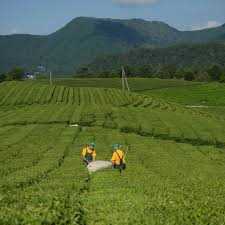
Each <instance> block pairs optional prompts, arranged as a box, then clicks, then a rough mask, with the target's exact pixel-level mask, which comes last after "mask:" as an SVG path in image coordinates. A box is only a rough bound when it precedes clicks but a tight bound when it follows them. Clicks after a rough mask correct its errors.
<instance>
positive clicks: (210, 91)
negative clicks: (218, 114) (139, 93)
mask: <svg viewBox="0 0 225 225" xmlns="http://www.w3.org/2000/svg"><path fill="white" fill-rule="evenodd" d="M224 88H225V85H224V84H219V83H208V84H202V85H197V86H185V87H178V86H177V87H174V88H164V89H160V90H153V91H152V90H149V91H143V94H147V95H149V96H157V97H161V98H163V99H166V100H169V101H173V102H177V103H180V104H185V105H207V106H224V105H225V97H224V90H225V89H224Z"/></svg>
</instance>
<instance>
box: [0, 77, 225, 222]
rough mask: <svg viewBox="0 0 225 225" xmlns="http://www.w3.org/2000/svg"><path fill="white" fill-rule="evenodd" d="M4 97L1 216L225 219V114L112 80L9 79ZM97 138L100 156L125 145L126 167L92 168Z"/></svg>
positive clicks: (1, 90)
mask: <svg viewBox="0 0 225 225" xmlns="http://www.w3.org/2000/svg"><path fill="white" fill-rule="evenodd" d="M0 96H1V98H0V224H3V225H58V224H59V225H64V224H69V225H70V224H71V225H110V224H112V225H133V224H135V225H136V224H137V225H143V224H145V225H177V224H179V225H181V224H182V225H190V224H196V225H207V224H210V225H223V224H225V179H224V178H225V135H224V134H225V120H224V119H223V117H220V116H217V114H212V113H210V112H207V111H199V110H197V109H191V108H186V107H184V106H182V105H179V104H176V103H171V102H170V101H165V100H163V98H158V97H157V96H155V97H150V96H148V95H144V94H138V93H132V92H124V91H120V90H119V89H111V88H104V87H102V88H88V87H69V86H61V85H56V86H49V85H47V84H40V82H26V81H25V82H4V83H1V84H0ZM73 125H76V126H73ZM92 141H94V142H95V143H96V151H97V159H98V160H110V158H111V154H112V151H111V146H112V144H113V143H120V144H122V145H123V149H124V151H126V153H127V154H126V162H127V168H126V170H125V171H123V172H122V174H120V173H119V171H117V170H113V169H107V170H102V171H98V172H96V173H92V174H89V173H88V171H87V169H86V167H85V166H84V165H83V163H82V161H81V157H80V151H81V149H82V147H83V145H85V144H86V143H89V142H92Z"/></svg>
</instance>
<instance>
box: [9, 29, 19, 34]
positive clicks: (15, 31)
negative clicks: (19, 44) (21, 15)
mask: <svg viewBox="0 0 225 225" xmlns="http://www.w3.org/2000/svg"><path fill="white" fill-rule="evenodd" d="M10 33H11V34H17V33H18V29H17V28H13V29H12V30H11V32H10Z"/></svg>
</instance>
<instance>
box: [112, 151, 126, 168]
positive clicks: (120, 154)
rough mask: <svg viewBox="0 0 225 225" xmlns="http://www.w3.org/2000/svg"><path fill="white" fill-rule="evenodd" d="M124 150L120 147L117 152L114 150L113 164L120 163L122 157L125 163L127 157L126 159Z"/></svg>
mask: <svg viewBox="0 0 225 225" xmlns="http://www.w3.org/2000/svg"><path fill="white" fill-rule="evenodd" d="M124 156H125V155H124V152H123V151H122V150H120V149H117V150H116V151H115V152H113V155H112V158H111V161H112V164H114V165H120V161H121V159H122V162H123V163H125V159H124Z"/></svg>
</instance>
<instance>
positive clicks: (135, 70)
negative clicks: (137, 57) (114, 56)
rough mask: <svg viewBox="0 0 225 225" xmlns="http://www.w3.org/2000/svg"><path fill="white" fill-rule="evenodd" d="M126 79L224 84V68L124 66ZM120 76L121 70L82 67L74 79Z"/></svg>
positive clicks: (216, 66)
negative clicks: (97, 69) (215, 82)
mask: <svg viewBox="0 0 225 225" xmlns="http://www.w3.org/2000/svg"><path fill="white" fill-rule="evenodd" d="M124 69H125V72H126V75H127V76H128V77H146V78H161V79H174V78H176V79H184V80H187V81H202V82H205V81H218V82H225V67H221V66H219V65H211V66H208V67H206V68H203V69H197V68H187V67H186V68H177V67H176V65H162V66H157V67H156V66H153V65H143V66H130V65H126V66H124ZM120 74H121V68H117V69H114V70H103V71H102V72H97V73H95V72H92V71H90V70H89V68H88V67H82V68H80V69H79V70H78V71H77V72H76V75H75V77H99V78H101V77H102V78H110V77H118V76H120Z"/></svg>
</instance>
